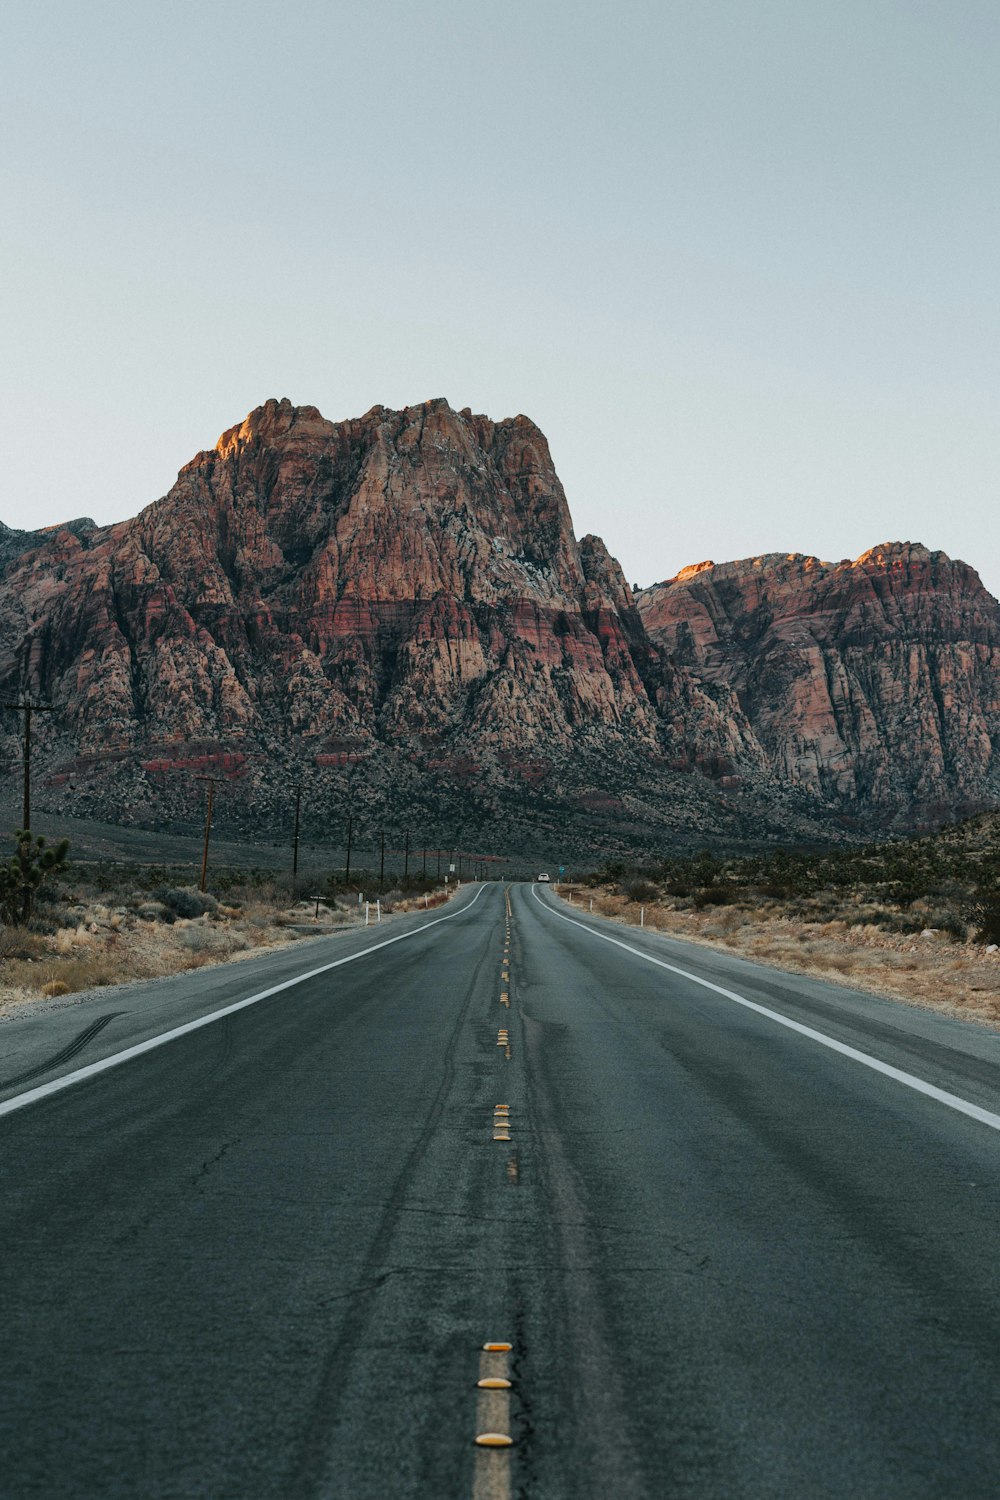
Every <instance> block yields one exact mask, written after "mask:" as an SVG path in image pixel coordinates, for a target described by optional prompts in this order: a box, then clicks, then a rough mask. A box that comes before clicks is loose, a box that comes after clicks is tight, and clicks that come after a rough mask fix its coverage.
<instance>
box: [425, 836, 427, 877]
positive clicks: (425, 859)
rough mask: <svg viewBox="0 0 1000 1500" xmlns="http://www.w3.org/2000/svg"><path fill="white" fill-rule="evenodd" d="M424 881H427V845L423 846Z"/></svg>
mask: <svg viewBox="0 0 1000 1500" xmlns="http://www.w3.org/2000/svg"><path fill="white" fill-rule="evenodd" d="M424 879H425V880H426V879H427V845H426V844H425V845H424Z"/></svg>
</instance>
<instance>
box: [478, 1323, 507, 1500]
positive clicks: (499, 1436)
mask: <svg viewBox="0 0 1000 1500" xmlns="http://www.w3.org/2000/svg"><path fill="white" fill-rule="evenodd" d="M510 1350H511V1346H510V1344H508V1343H495V1344H492V1343H491V1344H484V1345H483V1352H482V1353H481V1354H480V1356H479V1380H478V1381H477V1390H478V1394H477V1400H476V1435H475V1438H474V1439H473V1441H474V1443H475V1447H476V1460H475V1471H474V1476H473V1482H472V1500H510V1497H511V1464H510V1456H511V1449H512V1448H513V1446H514V1439H513V1438H512V1437H511V1435H510V1391H511V1380H510V1370H509V1368H508V1364H509V1360H510Z"/></svg>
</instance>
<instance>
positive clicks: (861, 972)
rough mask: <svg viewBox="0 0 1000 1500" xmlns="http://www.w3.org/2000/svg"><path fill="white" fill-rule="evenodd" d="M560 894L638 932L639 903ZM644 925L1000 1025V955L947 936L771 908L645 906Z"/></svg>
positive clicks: (603, 891)
mask: <svg viewBox="0 0 1000 1500" xmlns="http://www.w3.org/2000/svg"><path fill="white" fill-rule="evenodd" d="M561 894H563V895H565V896H567V897H568V899H570V900H571V901H572V903H573V904H574V905H576V906H578V907H580V908H582V909H583V910H584V911H586V910H589V909H590V903H591V901H593V910H594V911H595V912H599V913H600V914H601V915H602V916H606V917H611V918H612V919H613V920H614V921H617V922H624V923H627V924H629V925H631V926H635V927H638V926H639V921H640V910H641V905H642V904H641V903H639V902H637V901H630V900H629V899H628V898H627V897H626V896H624V895H622V894H619V893H617V892H615V891H614V890H612V889H609V888H606V887H604V888H598V889H596V890H593V891H592V890H590V889H584V888H581V887H576V888H569V887H565V886H564V887H562V890H561ZM645 926H646V927H649V928H652V929H653V930H655V931H658V932H663V933H667V934H669V935H670V936H671V937H676V938H683V939H684V940H685V941H686V942H692V943H701V944H704V945H705V946H706V947H710V948H725V949H726V950H727V951H729V952H731V953H736V954H739V955H740V956H741V957H743V958H748V959H752V960H754V961H755V962H757V963H764V964H770V965H772V966H773V967H774V968H777V969H784V970H786V971H788V972H791V973H797V974H810V975H812V976H813V977H815V978H817V979H826V980H829V981H831V982H832V983H834V984H843V985H847V986H849V987H850V988H852V989H862V990H868V991H870V992H872V993H873V994H877V995H887V996H890V997H891V998H893V999H897V1000H908V1001H911V1002H912V1003H914V1004H917V1005H922V1006H926V1007H928V1008H929V1009H932V1010H940V1011H945V1012H947V1013H949V1014H951V1015H959V1016H963V1017H968V1018H971V1019H974V1020H977V1021H982V1022H985V1023H986V1024H988V1025H994V1026H996V1025H1000V953H987V952H986V951H985V949H984V948H983V947H982V946H976V945H974V944H971V943H966V944H963V943H958V942H955V941H953V940H952V939H950V938H949V936H948V934H947V933H943V932H935V933H934V934H933V935H932V936H930V937H921V936H914V935H910V934H904V935H898V934H892V933H889V932H887V931H886V930H885V928H884V927H881V926H879V925H876V924H874V923H866V924H864V925H860V926H851V925H849V924H848V923H846V922H844V921H817V922H806V921H801V920H799V919H797V918H796V917H794V916H789V915H786V914H782V913H780V911H778V910H775V909H772V910H770V911H761V910H756V911H748V910H745V909H740V908H738V907H734V906H726V907H709V908H707V909H705V910H702V911H698V910H694V909H688V910H678V909H677V908H676V907H675V906H674V905H673V904H672V903H671V902H670V901H663V900H660V901H657V900H653V901H651V902H649V903H648V904H646V905H645Z"/></svg>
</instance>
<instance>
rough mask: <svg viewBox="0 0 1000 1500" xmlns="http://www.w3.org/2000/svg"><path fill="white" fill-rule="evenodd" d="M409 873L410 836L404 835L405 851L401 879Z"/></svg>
mask: <svg viewBox="0 0 1000 1500" xmlns="http://www.w3.org/2000/svg"><path fill="white" fill-rule="evenodd" d="M409 873H410V835H409V833H407V835H406V850H405V852H404V854H403V879H404V880H405V879H406V877H407V875H409Z"/></svg>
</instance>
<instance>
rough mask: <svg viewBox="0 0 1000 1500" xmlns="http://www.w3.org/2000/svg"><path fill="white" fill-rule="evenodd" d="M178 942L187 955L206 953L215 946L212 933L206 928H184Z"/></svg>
mask: <svg viewBox="0 0 1000 1500" xmlns="http://www.w3.org/2000/svg"><path fill="white" fill-rule="evenodd" d="M178 941H179V942H180V945H181V947H182V948H186V949H187V950H188V952H189V953H207V952H208V951H209V949H211V948H214V947H215V946H216V944H215V938H214V933H213V932H212V931H211V929H210V928H207V927H185V929H184V931H183V932H182V933H180V935H179V938H178Z"/></svg>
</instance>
